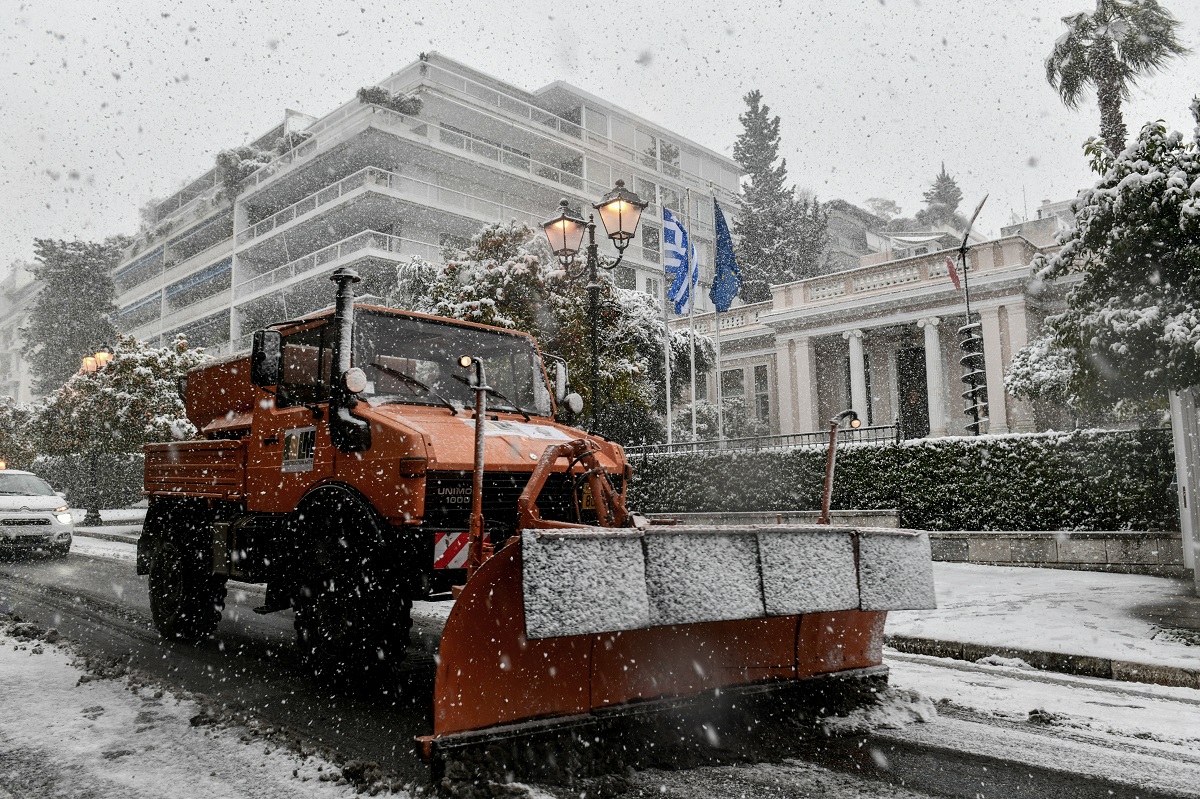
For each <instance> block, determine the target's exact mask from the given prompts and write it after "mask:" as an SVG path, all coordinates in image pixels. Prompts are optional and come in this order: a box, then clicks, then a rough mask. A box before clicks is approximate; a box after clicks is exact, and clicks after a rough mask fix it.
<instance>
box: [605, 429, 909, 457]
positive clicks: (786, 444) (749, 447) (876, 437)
mask: <svg viewBox="0 0 1200 799" xmlns="http://www.w3.org/2000/svg"><path fill="white" fill-rule="evenodd" d="M898 443H900V428H899V427H898V426H896V425H880V426H877V427H860V428H858V429H856V430H855V429H846V430H842V431H840V432H839V433H838V444H839V445H841V444H898ZM827 446H829V431H828V430H820V431H816V432H812V433H789V434H786V435H774V436H751V437H747V438H726V439H722V440H717V439H712V440H709V441H682V442H677V443H674V444H642V445H637V446H631V447H626V448H625V452H626V454H627V455H630V456H633V455H678V454H686V453H696V452H759V451H763V450H781V449H798V448H800V447H827Z"/></svg>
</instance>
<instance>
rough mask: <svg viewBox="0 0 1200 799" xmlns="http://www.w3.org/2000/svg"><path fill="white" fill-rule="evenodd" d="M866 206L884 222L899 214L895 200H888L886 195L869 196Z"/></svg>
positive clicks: (898, 207)
mask: <svg viewBox="0 0 1200 799" xmlns="http://www.w3.org/2000/svg"><path fill="white" fill-rule="evenodd" d="M866 205H867V208H869V209H870V211H871V213H873V214H875V216H877V217H879V218H880V219H882V220H883V221H884V222H889V221H891V219H892V218H893V217H897V216H900V213H901V211H900V206H898V205H896V201H895V200H889V199H887V198H886V197H870V198H868V199H867V203H866Z"/></svg>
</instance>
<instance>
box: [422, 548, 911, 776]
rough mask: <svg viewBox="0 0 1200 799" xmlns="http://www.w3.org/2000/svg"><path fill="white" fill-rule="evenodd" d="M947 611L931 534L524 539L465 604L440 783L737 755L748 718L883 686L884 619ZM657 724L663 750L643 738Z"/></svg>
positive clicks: (436, 743)
mask: <svg viewBox="0 0 1200 799" xmlns="http://www.w3.org/2000/svg"><path fill="white" fill-rule="evenodd" d="M931 607H934V595H933V577H932V568H931V563H930V551H929V539H928V536H927V534H925V533H920V532H914V531H906V530H890V529H874V528H872V529H848V528H836V527H828V526H815V527H782V526H745V527H711V528H706V527H670V526H665V527H651V528H648V529H605V528H575V529H542V530H525V531H523V532H522V534H521V539H520V541H519V543H517V542H514V543H512V544H510V545H508V546H505V547H504V548H503V549H501V550H500V551H499V552H497V553H496V554H495V555H494V556H493V557H492V558H491V559H490V560H488V561H487V562H486V563H485V564H484V565H483V566H482V567H481V568H480V570H479V571H478V572H477V573H476V574H475V575H474V576H473V577H472V578H471V579H470V580H469V581H468V582H467V585H466V586H465V587H464V589H463V592H462V593H461V595H460V596H459V598H458V601H457V602H456V604H455V607H454V609H453V610H452V611H451V614H450V617H449V619H448V620H447V623H446V627H445V629H444V631H443V633H442V641H441V650H440V660H439V663H438V669H437V678H436V684H435V689H434V719H433V727H434V729H433V735H431V736H427V737H425V738H422V739H421V745H422V748H423V750H424V753H425V754H426V756H428V757H429V758H430V759H431V760H432V762H433V765H434V776H435V778H437V779H440V778H441V777H442V776H445V775H446V774H447V770H448V769H452V767H453V766H457V767H458V769H459V773H457V774H454V775H452V776H453V778H455V779H463V778H466V779H477V778H479V775H481V774H493V775H498V774H509V775H514V774H515V775H518V776H533V777H541V778H547V777H550V778H553V777H556V776H557V777H561V776H563V775H562V774H561V773H559V774H555V770H556V769H559V770H565V771H566V772H568V776H571V775H572V774H574V775H578V774H579V773H583V772H585V771H603V770H606V769H610V768H612V767H614V766H620V765H630V764H636V763H643V764H644V763H646V762H647V761H646V760H645V757H644V756H643V755H645V754H646V753H647V752H649V751H651V750H658V751H659V752H660V753H663V752H666V751H667V750H668V748H669V747H666V746H664V744H665V743H667V742H668V741H669V742H673V743H686V741H685V739H689V738H693V739H697V740H698V741H699V742H700V744H701V745H702V746H703V745H707V746H709V747H728V746H730V745H731V744H736V743H738V742H736V741H731V740H730V739H731V735H730V734H727V733H728V732H734V731H735V732H734V734H733V735H732V737H735V738H736V737H743V738H744V737H746V736H750V737H753V736H755V735H756V734H758V732H756V731H749V732H747V729H749V728H748V727H747V724H749V725H750V727H753V726H754V725H757V724H759V723H760V722H762V721H764V720H766V717H767V716H797V715H802V714H803V712H804V711H803V708H802V707H801V706H803V705H813V706H814V707H819V708H824V709H826V710H829V709H832V708H834V707H837V706H838V705H839V703H840V704H845V702H846V701H850V702H851V703H853V702H854V701H855V700H854V699H853V696H854V695H855V694H856V692H860V691H862V690H865V689H864V688H863V686H867V685H874V684H876V683H878V682H880V681H885V680H886V669H884V668H883V667H882V665H881V663H882V647H883V625H884V619H885V617H886V615H887V614H886V611H888V610H900V609H921V608H931ZM659 716H661V717H663V718H667V719H669V720H668V721H665V722H663V721H661V720H660V719H659V718H657V717H659ZM784 721H787V719H786V718H785V719H784ZM635 722H636V725H635V726H636V729H637V730H638V732H637V733H632V732H631V730H632V729H633V727H631V725H633V724H634V723H635ZM663 724H665V725H666V727H665V731H664V727H663ZM648 725H649V727H650V728H655V725H657V732H656V733H655V735H653V736H652V738H651V741H650V743H648V744H647V743H646V742H645V741H641V742H639V741H638V740H636V738H635V737H632V736H634V735H636V734H640V733H641V732H644V731H645V730H646V729H647V727H648ZM555 735H557V737H558V739H560V740H558V741H555V740H554V737H555ZM563 738H566V739H569V741H570V742H573V743H574V744H576V746H575V747H574V748H573V749H571V750H570V752H569V754H566V755H564V754H563V752H562V748H561V746H559V744H560V743H561V739H563ZM606 742H609V743H610V745H608V746H604V745H597V744H604V743H606ZM614 749H616V750H620V751H618V752H615V753H614V752H613V751H612V750H614ZM614 758H615V759H614ZM585 760H586V761H587V762H584V761H585Z"/></svg>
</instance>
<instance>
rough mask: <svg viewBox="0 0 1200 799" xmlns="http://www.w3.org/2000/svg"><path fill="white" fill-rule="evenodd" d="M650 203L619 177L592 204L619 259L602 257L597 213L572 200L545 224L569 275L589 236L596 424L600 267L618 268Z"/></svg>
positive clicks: (555, 250)
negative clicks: (579, 209) (579, 208)
mask: <svg viewBox="0 0 1200 799" xmlns="http://www.w3.org/2000/svg"><path fill="white" fill-rule="evenodd" d="M647 205H649V203H647V202H643V201H642V198H640V197H638V196H637V194H635V193H634V192H632V191H630V190H629V189H627V188H625V181H623V180H618V181H617V183H616V186H614V187H613V190H612V191H610V192H609V193H608V194H605V195H604V196H603V197H601V198H600V202H599V203H597V204H596V205H594V206H592V207H593V208H594V209H595V210H596V211H597V212H598V213H599V214H600V221H601V222H602V223H603V224H604V230H605V232H606V233H607V234H608V238H609V240H611V241H612V243H613V246H614V247H616V248H617V252H618V253H619V255H618V256H617V260H615V261H613V262H612V263H606V262H603V261H601V260H600V250H599V248H598V247H597V245H596V222H595V219H596V217H595V214H588V218H587V220H586V221H585V220H584V218H583V216H582V215H580V214H577V213H575V212H574V211H572V210H571V206H570V203H569V202H568V201H567V200H565V199H564V200H562V201H561V202H560V203H559V204H558V216H556V217H554V218H553V219H551V220H549V221H548V222H545V223H543V224H542V230H543V231H545V233H546V240H547V241H549V242H550V249H551V250H553V251H554V254H555V256H557V257H558V260H559V263H561V264H562V266H563V269H565V270H566V272H567V275H568V277H578V276H579V275H580V274H582V270H580V271H577V272H575V273H574V274H572V271H571V267H572V266H573V265H574V264H575V256H576V255H578V254H579V250H580V248H581V246H582V245H583V236H584V234H585V233H586V234H587V236H588V244H587V262H586V268H587V276H588V286H587V288H588V320H589V322H590V324H591V328H592V334H591V339H592V342H591V343H592V391H591V394H592V407H591V417H592V428H593V429H595V427H596V406H597V405H598V404H599V376H600V348H599V338H598V333H597V329H598V327H599V315H600V307H599V306H600V282H599V280H598V279H597V271H596V270H597V269H599V268H600V267H603V268H605V269H614V268H616V266H617V264H619V263H621V259H622V258H624V257H625V248H626V247H628V246H629V243H630V242H631V241H633V237H634V235H635V234H636V233H637V226H638V221H639V220H641V218H642V211H643V210H644V209H645V208H646V206H647Z"/></svg>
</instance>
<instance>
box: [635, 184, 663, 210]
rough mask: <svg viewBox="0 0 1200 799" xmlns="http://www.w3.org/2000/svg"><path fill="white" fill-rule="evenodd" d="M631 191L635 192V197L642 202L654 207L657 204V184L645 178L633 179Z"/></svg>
mask: <svg viewBox="0 0 1200 799" xmlns="http://www.w3.org/2000/svg"><path fill="white" fill-rule="evenodd" d="M633 187H634V188H633V190H634V191H635V192H637V196H638V197H640V198H641V199H642V202H647V203H650V204H651V205H654V204H655V203H657V202H658V184H657V183H655V182H654V181H652V180H646V179H645V178H634V182H633Z"/></svg>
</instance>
